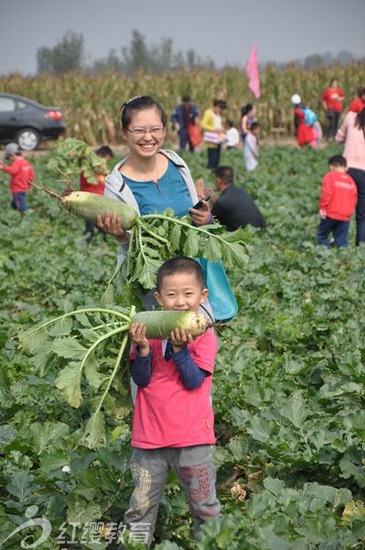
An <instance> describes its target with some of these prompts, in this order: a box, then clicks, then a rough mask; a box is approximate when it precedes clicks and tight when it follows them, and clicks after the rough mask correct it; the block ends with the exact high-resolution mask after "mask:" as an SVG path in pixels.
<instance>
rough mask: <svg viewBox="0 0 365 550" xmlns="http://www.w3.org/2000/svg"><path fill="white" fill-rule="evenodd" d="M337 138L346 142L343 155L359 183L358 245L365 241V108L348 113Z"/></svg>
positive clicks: (357, 209)
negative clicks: (357, 111)
mask: <svg viewBox="0 0 365 550" xmlns="http://www.w3.org/2000/svg"><path fill="white" fill-rule="evenodd" d="M335 140H336V142H337V143H344V144H345V148H344V151H343V156H344V157H345V158H346V161H347V166H348V174H350V176H351V177H352V178H353V179H354V180H355V183H356V185H357V194H358V199H357V206H356V245H359V244H360V243H363V242H365V108H363V109H362V111H360V112H359V113H354V112H352V111H350V112H348V113H347V115H346V116H345V119H344V121H343V124H342V126H341V128H340V129H339V130H338V132H337V134H336V137H335Z"/></svg>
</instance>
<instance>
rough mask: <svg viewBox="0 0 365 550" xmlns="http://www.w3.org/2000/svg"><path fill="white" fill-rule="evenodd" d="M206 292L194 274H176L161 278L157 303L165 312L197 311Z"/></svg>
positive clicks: (156, 296)
mask: <svg viewBox="0 0 365 550" xmlns="http://www.w3.org/2000/svg"><path fill="white" fill-rule="evenodd" d="M207 296H208V290H207V289H206V288H202V287H201V286H200V284H199V282H198V280H197V278H196V276H195V274H194V273H176V274H175V275H168V276H166V277H164V278H163V280H162V286H161V288H160V291H159V292H155V298H156V300H157V302H158V303H159V304H160V306H162V308H163V309H165V310H167V311H198V309H199V306H200V304H202V303H203V302H205V300H206V299H207Z"/></svg>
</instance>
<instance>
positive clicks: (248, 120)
mask: <svg viewBox="0 0 365 550" xmlns="http://www.w3.org/2000/svg"><path fill="white" fill-rule="evenodd" d="M256 115H257V109H256V105H254V104H253V103H246V105H245V106H244V107H242V109H241V123H240V132H241V138H242V141H243V143H244V142H245V139H246V136H247V134H248V132H249V130H250V129H251V124H252V123H253V122H255V121H256Z"/></svg>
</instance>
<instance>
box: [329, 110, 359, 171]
mask: <svg viewBox="0 0 365 550" xmlns="http://www.w3.org/2000/svg"><path fill="white" fill-rule="evenodd" d="M356 116H357V113H354V112H353V111H350V112H349V113H347V115H346V116H345V119H344V121H343V123H342V126H341V128H340V129H339V130H338V132H337V134H336V137H335V140H336V142H337V143H344V144H345V147H344V150H343V156H344V157H345V159H346V161H347V167H348V168H357V169H359V170H365V136H364V132H363V131H362V130H361V129H360V128H358V127H357V126H355V121H356Z"/></svg>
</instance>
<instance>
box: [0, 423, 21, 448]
mask: <svg viewBox="0 0 365 550" xmlns="http://www.w3.org/2000/svg"><path fill="white" fill-rule="evenodd" d="M16 434H17V432H16V430H14V429H13V428H12V427H11V426H10V425H9V424H2V425H1V426H0V447H6V446H7V445H9V443H11V442H12V441H13V439H15V437H16Z"/></svg>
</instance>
